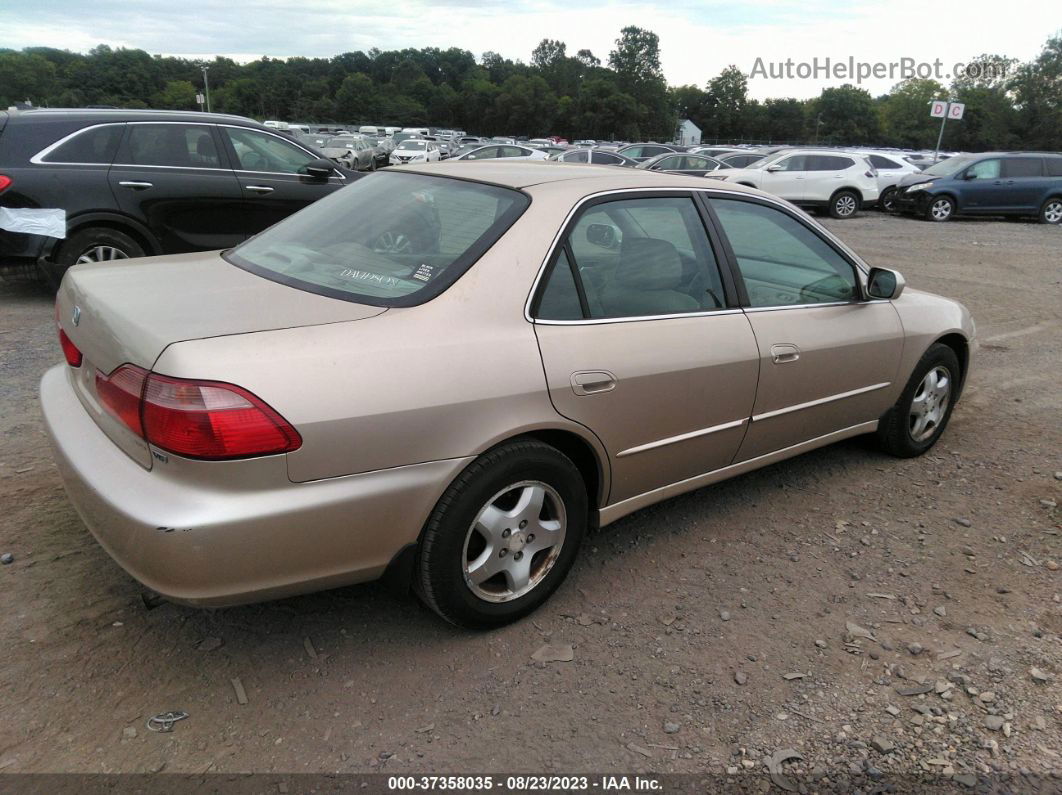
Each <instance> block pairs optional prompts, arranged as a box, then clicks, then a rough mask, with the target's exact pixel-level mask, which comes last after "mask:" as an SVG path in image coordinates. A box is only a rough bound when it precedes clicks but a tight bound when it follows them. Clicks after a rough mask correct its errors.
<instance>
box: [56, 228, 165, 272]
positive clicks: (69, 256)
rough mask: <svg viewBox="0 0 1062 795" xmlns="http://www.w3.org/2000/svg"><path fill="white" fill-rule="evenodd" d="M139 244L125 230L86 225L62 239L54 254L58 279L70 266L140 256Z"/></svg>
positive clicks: (140, 247) (141, 253) (141, 255)
mask: <svg viewBox="0 0 1062 795" xmlns="http://www.w3.org/2000/svg"><path fill="white" fill-rule="evenodd" d="M144 254H145V252H144V249H143V247H142V246H141V245H140V244H139V243H138V242H137V241H136V240H134V239H133V238H132V237H131V236H130V235H127V234H126V233H125V232H120V231H118V230H117V229H111V228H110V227H107V226H90V227H88V228H87V229H81V230H79V231H77V232H75V233H74V234H73V235H71V236H70V237H68V238H67V239H66V240H64V241H63V242H62V243H61V244H60V246H59V250H58V252H57V253H56V255H55V264H56V265H57V266H58V269H57V270H58V273H57V276H59V277H60V278H61V277H62V274H63V273H64V272H65V271H66V270H67V268H69V267H71V266H72V265H78V264H84V263H90V262H110V261H113V260H121V259H133V258H135V257H143V256H144Z"/></svg>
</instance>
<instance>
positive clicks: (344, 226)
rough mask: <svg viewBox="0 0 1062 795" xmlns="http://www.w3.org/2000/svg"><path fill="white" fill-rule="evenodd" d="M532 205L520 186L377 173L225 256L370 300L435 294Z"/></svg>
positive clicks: (315, 287)
mask: <svg viewBox="0 0 1062 795" xmlns="http://www.w3.org/2000/svg"><path fill="white" fill-rule="evenodd" d="M528 203H529V199H528V198H527V196H526V195H525V194H523V193H521V192H520V191H517V190H512V189H510V188H502V187H498V186H495V185H485V184H482V183H478V182H471V181H466V180H457V179H449V178H445V177H434V176H425V175H423V174H410V173H394V172H380V173H377V174H373V175H372V176H370V177H365V178H363V179H360V180H358V181H357V182H354V183H353V184H352V185H350V186H348V187H346V188H344V189H343V190H340V191H336V192H335V193H333V194H331V195H329V196H327V197H325V198H324V199H321V200H319V201H317V202H315V203H314V204H311V205H310V206H309V207H307V208H306V209H304V210H302V211H301V212H298V213H296V214H295V215H292V216H290V217H288V218H287V219H285V220H283V221H281V222H280V223H278V224H276V225H275V226H272V227H270V228H269V229H267V230H266V231H264V232H262V233H260V234H258V235H256V236H255V237H253V238H251V239H250V240H248V241H247V242H245V243H243V244H241V245H239V246H237V247H236V248H234V249H232V250H231V251H228V252H225V254H224V257H225V259H227V260H228V261H229V262H230V263H232V264H233V265H236V266H238V267H240V268H243V269H244V270H247V271H250V272H251V273H255V274H258V275H259V276H262V277H264V278H266V279H271V280H273V281H276V282H280V283H282V284H287V285H290V286H292V287H296V288H299V289H301V290H306V291H308V292H312V293H317V294H319V295H327V296H330V297H333V298H340V299H343V300H345V301H356V302H358V303H364V304H371V305H373V306H413V305H415V304H420V303H423V302H424V301H427V300H429V299H430V298H433V297H434V296H436V295H438V294H439V293H441V292H442V291H443V290H445V289H446V288H447V287H449V286H450V285H451V284H453V283H454V281H456V280H457V279H458V278H459V277H460V276H461V274H462V273H464V272H465V271H466V270H467V269H468V268H469V267H470V266H471V265H472V264H473V263H474V262H475V261H476V260H478V259H479V258H480V257H481V256H482V255H483V254H484V253H485V252H486V251H487V250H488V249H489V248H490V247H491V246H492V245H494V243H495V242H497V240H498V238H499V237H501V235H502V234H504V232H505V231H506V230H507V229H508V228H509V227H510V226H511V225H512V224H513V223H514V222H515V221H516V219H517V218H519V217H520V214H521V213H523V211H524V210H525V209H526V207H527V205H528Z"/></svg>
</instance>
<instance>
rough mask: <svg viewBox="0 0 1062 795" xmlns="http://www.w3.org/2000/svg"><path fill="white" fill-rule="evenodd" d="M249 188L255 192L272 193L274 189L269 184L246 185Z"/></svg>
mask: <svg viewBox="0 0 1062 795" xmlns="http://www.w3.org/2000/svg"><path fill="white" fill-rule="evenodd" d="M244 187H245V188H247V190H253V191H254V192H255V193H272V192H273V189H272V188H271V187H269V186H268V185H244Z"/></svg>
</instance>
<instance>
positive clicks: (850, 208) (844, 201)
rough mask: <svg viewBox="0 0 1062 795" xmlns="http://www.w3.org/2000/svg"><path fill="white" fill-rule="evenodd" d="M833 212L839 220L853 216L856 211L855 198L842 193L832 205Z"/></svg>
mask: <svg viewBox="0 0 1062 795" xmlns="http://www.w3.org/2000/svg"><path fill="white" fill-rule="evenodd" d="M833 209H834V212H835V213H836V214H837V216H838V217H840V218H847V217H848V216H850V215H853V214H854V213H855V211H856V209H857V207H856V200H855V196H852V195H851V194H850V193H844V194H842V195H840V196H838V197H837V200H836V201H835V202H834V203H833Z"/></svg>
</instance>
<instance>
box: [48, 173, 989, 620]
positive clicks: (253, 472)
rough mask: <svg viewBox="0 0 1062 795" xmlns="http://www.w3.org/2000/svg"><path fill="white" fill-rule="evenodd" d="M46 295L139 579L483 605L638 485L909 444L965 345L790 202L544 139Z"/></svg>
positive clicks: (111, 507) (58, 405) (963, 368)
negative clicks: (522, 153) (502, 156)
mask: <svg viewBox="0 0 1062 795" xmlns="http://www.w3.org/2000/svg"><path fill="white" fill-rule="evenodd" d="M56 313H57V320H58V325H59V331H58V333H59V338H60V343H61V346H62V349H63V353H64V354H65V359H66V362H65V363H64V364H62V365H60V366H57V367H55V368H53V369H51V370H49V371H48V372H47V373H46V374H45V375H44V378H43V381H42V383H41V401H42V405H43V409H44V415H45V418H46V421H47V428H48V432H49V434H50V436H51V439H52V441H53V443H54V447H55V456H56V460H57V461H58V465H59V468H60V470H61V472H62V476H63V479H64V480H65V483H66V487H67V490H68V492H69V494H70V499H71V501H72V502H73V504H74V506H75V507H76V508H77V510H78V512H79V513H80V515H81V517H82V518H83V519H84V521H85V524H86V525H88V527H89V528H90V529H91V530H92V532H93V533H94V534H95V536H96V538H97V539H98V540H99V542H100V544H102V545H103V547H104V548H105V549H106V550H107V551H108V552H109V553H110V554H111V555H112V556H113V557H114V558H115V560H116V561H118V563H119V564H121V565H122V566H123V567H124V568H125V569H126V570H127V571H128V572H129V573H130V574H132V575H133V576H134V577H135V578H136V579H138V580H139V581H140V582H142V583H143V584H144V585H146V586H147V587H148V588H150V589H151V590H153V591H155V592H157V593H159V594H162V595H164V596H166V597H168V598H170V599H173V600H177V601H181V602H186V603H191V604H197V605H228V604H235V603H239V602H247V601H253V600H260V599H266V598H273V597H278V596H281V595H285V594H293V593H298V592H303V591H310V590H314V589H322V588H330V587H334V586H339V585H344V584H348V583H356V582H361V581H366V580H371V579H374V578H378V577H380V576H382V575H384V574H385V573H389V574H391V573H393V574H394V575H395V576H396V578H401V577H402V576H405V577H406V578H408V579H406V582H409V583H410V584H411V585H412V587H413V589H414V590H415V591H416V593H417V594H419V595H420V597H421V598H422V599H423V600H424V601H425V602H426V603H427V604H428V605H430V606H431V607H432V608H433V609H434V610H435V611H437V612H438V613H439V614H440V615H441V616H442V617H444V618H446V619H448V620H450V621H452V622H455V623H458V624H463V625H467V626H477V627H487V626H492V625H498V624H502V623H504V622H507V621H511V620H513V619H515V618H517V617H519V616H521V615H524V614H526V613H528V612H529V611H531V610H533V609H534V608H535V607H537V606H538V605H539V604H541V603H542V602H543V601H544V600H545V599H547V598H548V597H549V595H550V594H551V593H552V592H553V591H554V590H555V589H556V588H557V587H558V585H559V584H560V583H561V581H562V580H563V579H564V577H565V575H566V574H567V573H568V571H569V569H570V568H571V566H572V563H573V560H574V559H575V557H576V553H577V552H578V550H579V544H580V542H581V541H582V540H583V537H584V535H585V534H586V532H587V530H588V529H589V528H592V527H596V526H599V525H606V524H608V523H610V522H614V521H615V520H617V519H619V518H620V517H622V516H624V515H626V514H629V513H630V512H632V511H635V510H637V509H639V508H641V507H643V506H646V505H650V504H652V503H655V502H658V501H660V500H663V499H666V498H668V497H671V496H674V495H676V494H681V493H682V492H686V491H690V490H691V489H696V488H699V487H702V486H706V485H708V484H711V483H714V482H717V481H720V480H723V479H725V478H728V477H731V476H733V475H737V474H740V473H743V472H748V471H749V470H752V469H755V468H757V467H762V466H764V465H767V464H770V463H773V462H776V461H779V460H781V459H784V458H788V457H790V456H794V455H797V454H799V453H802V452H805V451H807V450H811V449H813V448H816V447H821V446H823V445H827V444H829V443H831V442H835V441H837V440H839V439H844V438H846V437H851V436H856V435H858V434H875V433H876V434H877V438H878V439H879V440H880V443H881V445H882V446H883V447H884V448H885V450H887V451H889V452H890V453H893V454H895V455H898V456H914V455H918V454H920V453H922V452H924V451H925V450H927V449H928V448H929V447H931V446H932V445H933V444H934V443H935V442H936V441H937V439H938V438H939V437H940V434H941V433H942V432H943V430H944V428H945V426H946V425H947V422H948V417H949V415H950V413H951V411H952V409H953V407H954V406H955V402H956V400H957V399H958V397H959V394H960V392H961V390H962V385H963V381H964V379H965V377H966V373H967V371H968V369H969V365H970V357H971V353H972V351H973V350H974V348H975V341H974V339H975V338H974V324H973V321H972V320H971V318H970V315H969V314H968V312H967V311H966V309H965V308H963V307H962V306H961V305H960V304H958V303H956V302H955V301H951V300H948V299H945V298H940V297H938V296H935V295H930V294H928V293H924V292H920V291H917V290H914V289H904V281H903V278H902V277H901V276H900V275H899V274H898V273H896V272H895V271H891V270H884V269H878V268H870V267H868V266H867V265H866V264H864V263H863V261H862V260H861V259H860V258H859V256H858V255H857V254H855V253H854V252H853V251H851V250H850V249H849V248H848V247H847V246H845V245H844V244H843V243H842V242H841V241H840V240H838V239H837V238H835V237H834V236H833V235H831V234H830V233H829V232H827V231H826V230H825V229H823V228H822V227H821V226H819V225H818V224H817V223H815V221H813V220H811V219H810V218H809V217H808V216H807V215H806V214H805V213H803V212H801V211H800V210H797V209H795V208H794V207H792V206H791V205H789V204H787V203H785V202H783V201H780V200H778V199H775V198H773V197H771V196H768V195H766V194H763V193H759V192H757V191H754V190H752V189H745V188H742V187H740V186H736V185H724V184H719V183H717V182H713V181H709V180H704V179H701V178H695V177H687V176H676V175H669V174H660V173H654V172H646V171H637V170H634V169H618V168H612V167H608V166H590V165H587V166H576V165H565V164H559V163H504V162H496V161H495V162H487V163H453V164H431V165H424V166H409V167H406V168H403V169H402V170H401V171H400V172H397V173H395V172H391V171H388V172H379V173H376V174H373V175H371V176H368V177H366V178H364V179H361V180H359V181H357V182H356V183H354V184H353V185H351V186H349V187H347V188H344V189H343V190H341V191H338V192H336V193H335V194H333V195H331V196H329V197H327V198H325V199H323V200H321V201H319V202H317V203H316V204H313V205H311V206H310V207H308V208H307V209H305V210H303V211H301V212H299V213H297V214H296V215H293V216H292V217H290V218H288V219H287V220H285V221H282V222H281V223H279V224H278V225H276V226H274V227H272V228H270V229H269V230H267V231H265V232H263V233H261V234H259V235H257V236H256V237H253V238H251V239H249V240H247V241H246V242H244V243H243V244H242V245H240V246H237V247H236V248H234V249H232V250H229V251H223V252H213V253H197V254H183V255H177V256H169V257H155V258H151V259H141V260H128V261H123V262H117V263H116V262H108V263H98V264H91V265H79V266H77V267H75V268H72V269H71V270H70V271H69V272H68V273H67V275H66V278H65V279H64V281H63V284H62V287H61V289H60V291H59V295H58V299H57V303H56ZM399 581H401V579H399Z"/></svg>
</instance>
